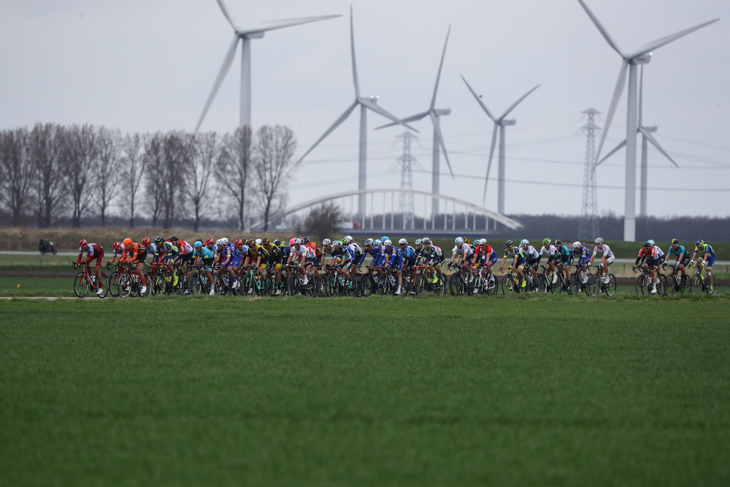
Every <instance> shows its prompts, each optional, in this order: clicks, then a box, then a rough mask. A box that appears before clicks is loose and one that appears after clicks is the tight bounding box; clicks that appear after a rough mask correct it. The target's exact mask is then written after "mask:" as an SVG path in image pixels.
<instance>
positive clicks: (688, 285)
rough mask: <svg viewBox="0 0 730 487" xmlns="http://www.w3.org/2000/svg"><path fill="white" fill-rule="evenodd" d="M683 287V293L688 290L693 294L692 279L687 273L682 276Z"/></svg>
mask: <svg viewBox="0 0 730 487" xmlns="http://www.w3.org/2000/svg"><path fill="white" fill-rule="evenodd" d="M681 288H682V293H685V292H686V293H689V294H692V279H690V278H689V276H688V275H686V274H685V275H683V276H682V284H681Z"/></svg>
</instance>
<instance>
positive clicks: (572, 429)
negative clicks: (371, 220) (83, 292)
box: [0, 297, 730, 486]
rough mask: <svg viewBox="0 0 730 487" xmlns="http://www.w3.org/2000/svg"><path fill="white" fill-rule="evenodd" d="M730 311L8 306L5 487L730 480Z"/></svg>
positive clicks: (528, 305) (459, 303)
mask: <svg viewBox="0 0 730 487" xmlns="http://www.w3.org/2000/svg"><path fill="white" fill-rule="evenodd" d="M729 306H730V302H728V301H727V299H726V298H720V297H715V298H713V299H704V300H703V299H694V298H693V299H689V300H662V301H659V300H637V299H632V298H620V299H615V300H612V301H605V300H586V299H575V298H570V299H557V298H540V297H535V298H534V299H491V300H481V299H474V300H472V299H457V298H450V297H444V298H442V299H428V298H426V299H410V300H402V299H390V298H373V299H369V300H355V299H329V300H323V299H318V300H310V299H304V298H294V299H288V300H286V301H281V300H274V299H257V300H249V299H221V298H211V299H207V298H193V299H188V300H183V299H167V298H163V299H149V300H145V301H141V300H119V299H117V300H111V299H107V300H92V301H80V300H78V301H77V300H69V301H55V302H41V301H27V300H13V301H0V384H1V386H0V387H1V388H0V391H1V393H0V485H8V486H11V485H12V486H26V485H33V486H35V485H74V486H86V485H88V486H98V485H155V486H160V485H163V486H166V485H169V486H185V485H191V486H193V485H194V486H199V485H215V486H221V485H256V486H261V485H297V486H299V485H357V486H362V485H378V486H382V485H393V486H403V485H419V486H420V485H448V486H453V485H460V486H461V485H520V486H522V485H540V486H543V485H548V486H549V485H575V486H586V485H591V486H602V485H606V486H609V485H611V486H613V485H640V486H646V485H657V486H674V485H676V486H687V485H718V486H720V485H722V486H725V485H729V484H730V462H729V461H728V459H729V458H730V407H728V404H730V368H728V361H729V359H730V326H729V323H728V311H729V310H730V307H729Z"/></svg>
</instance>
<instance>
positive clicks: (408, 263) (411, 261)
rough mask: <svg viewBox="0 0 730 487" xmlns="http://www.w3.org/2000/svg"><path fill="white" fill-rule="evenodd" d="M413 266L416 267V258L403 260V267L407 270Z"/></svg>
mask: <svg viewBox="0 0 730 487" xmlns="http://www.w3.org/2000/svg"><path fill="white" fill-rule="evenodd" d="M414 265H416V257H412V258H410V259H403V266H404V267H406V268H408V267H413V266H414Z"/></svg>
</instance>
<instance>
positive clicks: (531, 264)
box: [520, 239, 542, 282]
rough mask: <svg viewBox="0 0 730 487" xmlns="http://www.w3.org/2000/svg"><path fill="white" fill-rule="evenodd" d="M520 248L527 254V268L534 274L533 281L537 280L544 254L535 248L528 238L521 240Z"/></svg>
mask: <svg viewBox="0 0 730 487" xmlns="http://www.w3.org/2000/svg"><path fill="white" fill-rule="evenodd" d="M520 248H521V249H522V253H523V254H525V259H526V260H525V268H526V269H528V270H529V271H530V273H531V274H532V282H535V281H536V280H537V266H538V265H539V264H540V259H541V258H542V255H541V254H540V253H539V252H538V251H537V250H535V247H533V246H532V245H530V241H529V240H527V239H524V240H522V242H520Z"/></svg>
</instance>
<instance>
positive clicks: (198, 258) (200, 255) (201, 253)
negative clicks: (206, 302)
mask: <svg viewBox="0 0 730 487" xmlns="http://www.w3.org/2000/svg"><path fill="white" fill-rule="evenodd" d="M193 249H194V250H193V258H195V264H196V265H201V266H203V268H202V270H203V272H205V275H206V276H207V277H208V286H209V287H210V290H209V291H208V295H209V296H212V295H213V294H215V286H214V285H213V274H212V271H213V260H214V259H215V256H214V255H213V251H211V250H210V249H209V248H208V247H206V246H205V245H203V242H201V241H200V240H197V241H196V242H195V243H194V244H193Z"/></svg>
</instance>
